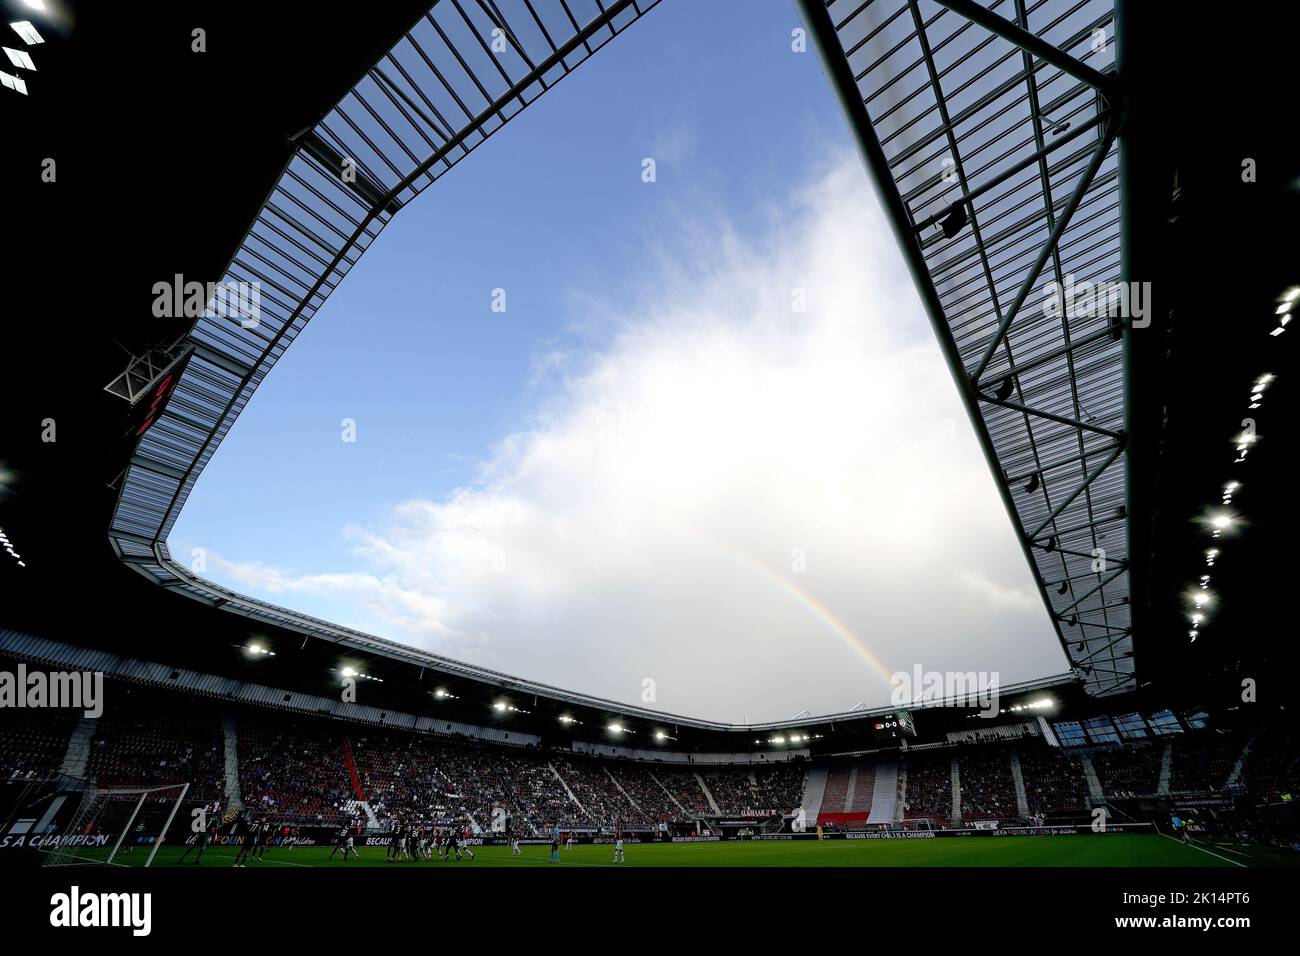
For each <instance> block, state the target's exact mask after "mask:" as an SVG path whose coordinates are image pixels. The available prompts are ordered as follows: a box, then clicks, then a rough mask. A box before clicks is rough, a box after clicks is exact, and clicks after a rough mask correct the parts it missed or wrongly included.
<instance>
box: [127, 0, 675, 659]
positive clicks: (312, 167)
mask: <svg viewBox="0 0 1300 956" xmlns="http://www.w3.org/2000/svg"><path fill="white" fill-rule="evenodd" d="M658 2H659V0H435V2H433V4H432V7H431V9H430V10H429V11H428V12H427V13H426V14H425V15H424V16H423V17H422V18H421V19H420V21H419V22H418V23H416V24H415V25H414V26H413V27H411V29H410V30H409V31H407V33H406V34H405V35H404V36H403V37H402V39H401V40H399V41H398V42H397V44H396V45H395V46H394V47H393V48H392V49H391V50H389V51H388V53H386V54H385V55H384V57H383V58H382V59H381V60H380V61H379V62H378V63H377V64H375V66H374V67H373V68H371V69H370V70H369V72H367V73H366V75H365V76H364V77H363V78H362V79H361V80H360V82H358V83H357V84H356V86H355V87H353V88H352V89H351V90H350V91H349V92H348V93H347V95H345V96H344V98H343V99H342V100H340V101H339V102H338V103H337V104H336V105H335V106H334V108H333V109H331V110H330V112H329V113H328V114H327V115H326V116H325V118H324V119H322V120H321V122H320V123H318V124H317V125H316V126H314V127H312V128H310V129H307V130H303V131H302V132H301V133H299V134H298V135H297V136H295V137H294V138H293V142H294V145H295V151H294V153H293V156H292V158H291V159H290V161H289V163H288V165H287V166H286V167H285V169H284V172H283V173H282V174H281V176H280V178H279V180H278V181H277V183H276V185H275V187H274V189H273V190H272V191H271V194H270V195H269V196H268V197H267V199H266V201H265V202H264V203H263V204H262V207H261V209H260V211H259V212H258V215H257V218H256V220H255V221H254V222H253V225H252V227H251V228H250V229H249V230H248V233H247V235H246V236H245V237H244V239H243V241H242V242H241V243H240V245H239V248H238V249H237V250H236V252H235V254H234V256H233V257H232V258H231V261H230V264H229V266H228V267H227V269H226V272H225V274H224V276H223V277H222V280H221V282H220V283H218V284H217V285H216V288H217V289H218V291H222V292H224V291H226V290H234V289H247V288H250V287H252V286H253V284H254V283H256V284H257V288H258V289H260V303H259V307H258V309H257V314H256V315H250V314H247V310H245V312H237V313H236V314H231V310H229V309H226V308H221V309H217V308H213V303H212V302H211V301H210V302H209V308H208V309H207V311H205V312H204V314H203V315H202V316H201V317H200V318H199V319H198V321H197V322H196V324H195V325H194V327H193V329H192V331H191V332H190V334H189V336H188V338H187V339H186V340H185V342H184V346H185V347H186V348H189V349H191V350H192V351H191V355H190V360H189V364H188V366H187V367H186V369H185V372H184V374H183V375H182V376H181V378H180V381H179V383H178V385H177V387H176V390H175V393H174V394H173V395H172V397H171V400H170V401H169V403H168V404H167V406H166V409H165V410H164V411H163V413H162V414H161V416H159V418H158V419H157V420H156V421H155V422H154V423H153V424H152V426H151V427H150V428H149V430H148V431H147V432H146V433H145V434H144V436H143V437H142V438H141V440H140V442H139V444H138V446H137V447H136V450H135V453H134V454H133V455H132V457H131V461H130V465H129V467H128V468H127V470H126V472H125V474H124V476H123V478H122V482H121V486H120V491H119V494H118V500H117V504H116V507H115V508H114V511H113V517H112V522H111V525H110V530H109V539H110V542H111V543H112V546H113V548H114V550H115V551H116V553H117V555H118V556H119V557H120V558H121V559H122V560H123V561H124V562H126V563H127V564H128V565H130V566H131V567H132V568H134V569H135V570H137V571H139V572H140V573H142V574H144V575H145V576H147V577H148V578H150V579H151V580H153V581H155V582H157V583H159V584H162V585H163V586H165V587H170V588H175V589H176V590H178V591H180V592H182V593H185V594H187V595H189V596H190V597H193V598H195V599H197V600H200V601H203V602H205V603H208V604H211V605H214V606H218V607H222V608H225V609H227V610H230V611H233V612H235V613H239V614H243V615H245V616H247V617H251V618H256V619H258V620H262V621H266V622H269V623H272V624H279V625H282V626H286V627H291V628H294V629H297V630H299V631H306V632H308V633H312V634H316V635H317V636H320V637H323V638H326V639H328V640H334V641H341V642H347V643H350V644H353V645H355V646H358V647H362V648H365V649H368V650H371V651H375V652H380V653H385V654H389V655H390V656H397V657H399V658H400V659H404V660H410V661H413V662H418V663H420V664H426V663H430V662H432V661H433V660H434V659H433V658H432V657H431V655H427V654H423V653H421V652H419V651H416V650H415V649H413V648H408V647H404V646H403V645H401V644H397V643H395V642H391V641H384V640H382V639H380V638H376V637H373V636H371V635H367V634H363V633H361V632H358V631H352V630H350V629H347V628H340V627H337V626H335V625H332V624H329V623H328V622H325V621H321V620H319V619H316V618H312V617H310V616H308V615H303V614H298V613H296V612H294V611H290V610H287V609H284V608H277V607H274V606H272V605H268V604H264V603H262V602H259V601H256V600H254V599H252V598H248V597H245V596H243V595H239V594H236V593H235V592H233V591H230V590H228V589H226V588H222V587H219V586H217V585H215V584H213V583H211V582H209V581H206V580H204V579H203V578H200V577H198V576H196V575H194V574H193V573H191V572H190V571H189V570H187V569H186V568H184V567H182V566H181V565H179V564H177V563H176V562H175V561H174V560H173V559H172V557H171V555H170V554H169V553H168V550H167V545H166V540H167V536H168V535H169V534H170V532H171V529H172V526H173V525H174V524H175V521H176V518H177V516H178V515H179V513H180V509H181V507H182V506H183V505H184V503H185V500H186V498H187V497H188V496H189V493H190V491H191V490H192V489H193V487H194V484H195V482H196V481H197V480H198V477H199V475H200V473H201V472H202V471H203V468H204V467H205V466H206V465H207V463H208V461H209V460H210V459H211V457H212V455H213V454H214V453H215V452H216V449H217V446H218V445H220V444H221V441H222V440H223V439H224V438H225V436H226V434H227V433H228V432H229V431H230V428H231V426H232V425H233V424H234V422H235V419H236V418H237V417H238V416H239V414H240V412H241V411H243V409H244V406H245V405H247V404H248V401H249V399H250V398H251V397H252V395H253V392H254V391H255V390H256V389H257V387H258V385H259V384H261V382H262V380H263V379H264V378H265V377H266V375H267V374H268V373H269V372H270V370H271V369H272V367H274V365H275V363H276V362H277V361H278V360H279V358H280V356H282V355H283V354H284V352H285V350H286V349H287V348H288V347H289V345H290V344H291V343H292V342H293V340H294V338H295V337H296V336H297V335H298V333H299V332H301V331H302V329H303V328H304V327H305V326H306V324H307V322H308V321H310V319H311V318H312V316H313V315H315V314H316V312H317V311H318V310H319V309H320V307H321V306H322V305H323V304H324V302H325V300H326V299H327V298H328V297H329V295H330V293H331V292H333V291H334V289H335V288H337V287H338V284H339V283H340V282H341V281H342V280H343V277H344V276H345V275H347V273H348V270H349V269H351V268H352V266H353V265H355V264H356V262H357V260H358V259H359V258H360V257H361V255H362V254H363V253H364V252H365V251H366V250H367V249H368V248H369V247H370V245H371V244H372V243H373V242H374V241H375V239H376V238H377V237H378V235H379V234H380V232H381V231H382V230H383V228H384V226H385V225H387V224H388V222H389V221H390V220H391V219H392V218H393V216H394V215H396V214H397V213H398V212H399V211H400V210H401V208H402V207H403V206H404V205H406V204H407V203H409V202H410V201H411V200H412V199H414V198H415V197H416V196H417V195H419V193H420V192H421V191H422V190H424V189H425V188H427V187H429V186H430V185H432V184H433V183H434V182H436V181H437V180H438V179H439V178H440V177H441V176H443V175H444V174H445V173H446V172H447V171H448V170H450V169H451V168H452V167H453V166H455V165H456V164H457V163H458V162H460V161H461V160H463V159H464V158H465V157H466V156H468V155H469V154H470V153H471V152H473V151H474V149H475V148H477V147H478V146H479V145H481V144H482V143H483V142H484V141H486V140H487V138H488V137H489V136H491V135H493V134H494V133H496V132H497V131H499V130H500V129H501V128H502V127H503V126H505V124H506V123H508V122H509V121H510V120H511V119H513V118H514V117H515V116H517V115H519V113H520V112H521V111H522V110H523V109H525V108H526V107H527V106H528V105H530V104H531V103H533V102H534V101H535V100H536V99H537V98H538V97H539V96H541V95H542V94H543V93H545V92H546V91H547V90H549V89H550V88H551V87H552V86H554V85H555V84H556V83H557V82H559V81H560V80H561V79H563V78H564V77H565V76H567V75H568V74H569V73H570V72H572V71H573V70H574V69H575V68H577V67H578V66H579V65H581V64H582V63H583V62H584V61H585V60H586V59H587V58H589V57H590V56H592V55H593V54H594V53H595V52H596V51H597V50H599V49H600V48H601V47H602V46H604V45H605V44H606V43H608V42H610V41H611V40H612V39H613V38H614V37H615V36H617V35H618V34H620V33H621V32H622V31H623V30H625V29H626V28H627V27H628V26H630V25H631V24H632V23H634V22H635V21H636V20H638V19H639V18H640V17H641V16H643V15H644V14H645V13H646V12H648V11H649V10H650V9H652V8H653V7H655V6H656V5H657V4H658ZM438 662H439V663H440V664H443V665H445V666H447V667H449V668H453V667H456V666H457V665H454V664H453V662H450V661H442V660H441V659H438ZM462 669H463V670H465V671H467V672H468V671H470V670H472V669H471V668H465V667H462Z"/></svg>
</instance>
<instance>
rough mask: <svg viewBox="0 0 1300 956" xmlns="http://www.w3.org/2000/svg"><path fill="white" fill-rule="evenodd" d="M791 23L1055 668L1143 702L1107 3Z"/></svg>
mask: <svg viewBox="0 0 1300 956" xmlns="http://www.w3.org/2000/svg"><path fill="white" fill-rule="evenodd" d="M798 5H799V8H800V10H801V12H802V14H803V18H804V22H805V23H806V24H807V26H808V28H809V31H810V33H811V34H812V37H813V40H814V46H815V47H816V48H817V50H818V53H819V54H820V56H821V59H822V64H823V67H824V68H825V70H826V73H827V76H828V79H829V80H830V82H831V86H832V87H833V88H834V90H835V92H836V94H837V96H838V98H839V100H840V103H841V106H842V107H843V108H844V111H845V114H846V117H847V119H848V122H849V125H850V127H851V129H852V132H853V133H854V136H855V137H856V139H857V142H858V145H859V148H860V150H861V152H862V156H863V160H864V163H865V165H866V167H867V170H868V172H869V173H870V175H871V177H872V179H873V181H874V183H875V187H876V191H877V194H878V196H879V198H880V201H881V204H882V205H883V207H884V209H885V211H886V213H887V215H888V217H889V219H890V222H891V226H892V227H893V229H894V233H895V237H896V238H897V239H898V242H899V245H900V247H901V249H902V252H903V256H904V259H905V260H906V261H907V264H908V268H909V271H910V272H911V273H912V278H913V280H914V281H915V283H916V286H917V290H918V292H919V293H920V296H921V300H922V304H923V305H924V306H925V309H926V312H927V314H928V315H929V317H930V321H931V323H932V325H933V326H934V330H935V334H936V336H937V338H938V340H939V344H940V347H941V348H942V350H943V353H944V357H945V359H946V361H947V362H948V366H949V369H950V371H951V372H952V374H953V377H954V379H955V380H956V382H957V386H958V390H959V392H960V393H961V396H962V400H963V402H964V403H965V405H966V409H967V412H968V413H969V415H970V418H971V422H972V424H973V425H974V427H975V431H976V435H977V437H978V438H979V441H980V445H981V447H982V449H983V451H984V454H985V457H986V458H987V459H988V462H989V466H990V468H991V469H992V470H993V473H994V477H995V479H996V482H997V485H998V490H999V493H1000V495H1001V497H1002V500H1003V503H1004V505H1005V506H1006V509H1007V513H1008V515H1009V516H1010V518H1011V520H1012V525H1013V527H1014V528H1015V531H1016V537H1017V539H1018V540H1019V542H1020V545H1021V548H1022V550H1023V551H1024V554H1025V558H1026V560H1027V561H1028V563H1029V567H1030V570H1031V572H1032V573H1033V575H1034V580H1035V582H1036V584H1037V586H1038V589H1039V592H1040V595H1041V597H1042V600H1043V605H1044V607H1045V609H1046V610H1047V613H1048V616H1049V619H1050V620H1051V622H1052V627H1053V629H1054V631H1055V633H1056V636H1057V639H1058V641H1059V642H1060V644H1061V647H1062V650H1063V651H1064V652H1065V654H1066V657H1067V659H1068V660H1069V662H1070V665H1071V668H1072V670H1073V672H1074V673H1075V675H1076V676H1077V677H1078V678H1079V679H1080V680H1081V681H1082V682H1083V683H1084V685H1085V687H1086V689H1087V690H1088V692H1089V693H1091V694H1093V695H1095V696H1108V695H1112V694H1117V693H1123V692H1125V691H1129V690H1132V689H1134V687H1135V686H1136V676H1135V662H1134V659H1133V632H1132V618H1131V606H1130V597H1129V549H1128V525H1129V520H1130V515H1129V513H1128V507H1127V487H1126V481H1125V477H1126V468H1127V459H1128V456H1127V447H1128V442H1127V436H1126V434H1125V431H1124V426H1125V407H1124V395H1125V377H1124V373H1125V354H1124V349H1123V339H1124V337H1125V335H1127V333H1128V329H1129V324H1128V322H1127V321H1126V320H1127V319H1130V318H1133V319H1136V318H1137V314H1136V309H1135V308H1134V307H1135V306H1139V305H1140V303H1136V302H1134V301H1133V299H1132V298H1131V297H1130V295H1129V293H1128V289H1127V287H1126V286H1124V285H1123V284H1122V283H1121V277H1122V273H1123V263H1122V256H1121V246H1120V238H1121V224H1120V200H1119V165H1118V157H1117V153H1118V150H1117V146H1116V139H1117V136H1118V135H1119V133H1120V130H1121V126H1122V123H1123V119H1124V103H1123V99H1122V93H1121V92H1120V85H1119V82H1118V79H1117V77H1116V73H1115V63H1114V50H1115V42H1116V38H1115V23H1116V20H1115V10H1114V7H1113V0H986V2H983V3H981V2H976V0H798ZM1146 305H1147V307H1149V303H1147V304H1146Z"/></svg>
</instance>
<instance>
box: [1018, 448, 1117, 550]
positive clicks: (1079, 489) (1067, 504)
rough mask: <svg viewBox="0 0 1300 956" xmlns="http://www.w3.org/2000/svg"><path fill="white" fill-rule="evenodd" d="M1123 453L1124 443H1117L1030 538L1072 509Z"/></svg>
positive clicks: (1040, 532) (1057, 505) (1058, 503)
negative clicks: (1076, 499) (1065, 511)
mask: <svg viewBox="0 0 1300 956" xmlns="http://www.w3.org/2000/svg"><path fill="white" fill-rule="evenodd" d="M1123 453H1124V443H1123V442H1116V443H1115V447H1114V448H1113V449H1112V450H1111V453H1110V454H1109V455H1107V456H1106V459H1105V460H1104V461H1103V462H1102V463H1101V464H1099V465H1098V466H1097V467H1096V468H1094V469H1093V470H1092V471H1090V472H1088V474H1087V476H1086V477H1085V478H1084V479H1083V481H1081V482H1079V484H1078V486H1076V487H1075V489H1074V490H1073V491H1071V492H1070V493H1069V494H1068V495H1066V496H1065V497H1064V498H1062V499H1061V500H1060V501H1059V502H1057V504H1056V507H1055V508H1053V509H1052V511H1051V513H1050V514H1049V515H1048V516H1047V517H1046V518H1044V519H1043V523H1042V524H1040V525H1039V526H1038V527H1037V528H1035V529H1034V530H1033V533H1032V534H1030V535H1029V537H1030V538H1037V537H1038V536H1039V535H1040V534H1042V533H1043V530H1044V529H1045V528H1046V527H1047V526H1048V525H1049V524H1051V523H1052V522H1053V521H1055V520H1056V519H1057V516H1058V515H1060V513H1061V512H1062V511H1064V510H1065V509H1066V508H1068V507H1070V503H1071V502H1072V501H1074V499H1075V498H1077V497H1079V495H1081V494H1083V491H1084V489H1085V488H1087V487H1088V486H1089V485H1090V484H1092V482H1093V480H1094V479H1095V478H1096V477H1097V476H1098V475H1100V474H1101V473H1102V472H1103V471H1105V470H1106V469H1107V468H1109V467H1110V466H1111V464H1112V463H1113V462H1114V461H1115V459H1116V458H1118V457H1119V456H1120V455H1122V454H1123Z"/></svg>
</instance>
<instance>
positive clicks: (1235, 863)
mask: <svg viewBox="0 0 1300 956" xmlns="http://www.w3.org/2000/svg"><path fill="white" fill-rule="evenodd" d="M1160 835H1161V836H1162V837H1164V838H1165V839H1166V840H1174V838H1173V837H1171V836H1170V835H1169V834H1168V833H1162V834H1160ZM1174 842H1175V843H1182V844H1183V846H1190V847H1191V848H1192V849H1193V850H1200V851H1201V852H1202V853H1208V854H1210V856H1212V857H1214V858H1215V859H1216V860H1222V861H1223V862H1224V863H1231V864H1232V865H1233V866H1239V867H1241V868H1242V869H1249V867H1247V866H1246V864H1245V863H1241V862H1239V861H1237V860H1230V859H1228V858H1227V857H1226V856H1220V855H1219V854H1218V853H1215V852H1214V851H1213V850H1207V849H1206V848H1205V847H1203V846H1198V845H1197V844H1195V843H1183V841H1182V840H1174Z"/></svg>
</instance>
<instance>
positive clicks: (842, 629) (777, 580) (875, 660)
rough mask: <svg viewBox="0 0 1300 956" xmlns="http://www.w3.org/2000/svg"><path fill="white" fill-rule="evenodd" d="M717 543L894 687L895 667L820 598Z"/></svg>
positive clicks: (732, 549) (764, 566) (747, 557)
mask: <svg viewBox="0 0 1300 956" xmlns="http://www.w3.org/2000/svg"><path fill="white" fill-rule="evenodd" d="M715 544H718V546H719V547H720V548H721V550H723V551H725V552H727V553H728V554H730V555H731V556H732V557H733V558H735V559H736V560H737V561H738V562H739V563H740V564H743V565H744V566H745V567H747V568H749V569H750V570H751V571H753V572H754V573H756V574H759V575H762V576H763V577H764V578H766V579H767V580H768V581H770V582H771V583H773V584H775V585H776V586H777V587H779V588H780V589H781V590H782V591H784V592H785V593H786V594H787V595H789V596H790V597H791V598H792V599H793V600H795V601H796V602H798V603H799V604H801V605H803V607H804V608H805V609H807V610H808V611H809V612H810V613H812V615H813V616H814V617H816V618H817V619H818V620H820V621H821V622H822V623H823V624H825V625H826V626H827V627H828V628H830V630H831V632H832V633H833V634H834V635H835V636H836V637H838V638H839V639H840V641H842V642H843V643H844V645H845V646H846V647H848V648H849V650H851V651H853V653H854V654H856V655H857V656H858V657H860V658H861V659H862V660H863V661H864V662H866V664H867V666H868V667H870V668H871V669H872V670H873V671H875V672H876V673H877V674H879V675H880V679H881V680H883V681H884V682H885V683H886V684H888V685H889V686H890V687H891V688H892V687H893V683H892V681H891V680H890V677H891V676H892V675H893V674H894V673H896V671H895V670H894V669H893V668H891V667H888V666H886V664H885V662H884V661H882V660H881V659H880V655H878V654H877V653H876V652H875V651H874V650H872V648H871V645H870V644H868V643H867V642H866V641H864V640H863V639H862V638H860V637H858V636H857V635H856V634H854V633H853V630H852V629H851V628H850V627H849V626H848V625H847V624H845V623H844V622H843V621H841V620H840V619H839V618H838V617H836V616H835V615H834V614H833V613H832V612H831V610H830V609H829V608H828V607H826V606H825V605H823V604H821V603H819V602H818V601H817V599H816V598H814V597H813V596H812V595H811V594H809V593H808V592H807V591H805V590H803V588H801V587H799V586H798V585H796V584H795V583H794V582H793V581H791V580H789V578H787V577H785V576H784V575H781V574H778V573H777V572H776V571H773V570H772V569H771V568H769V567H767V566H766V565H764V564H763V563H761V562H759V561H756V560H755V559H754V558H752V557H750V556H749V555H748V554H745V553H744V552H743V551H738V550H736V549H735V548H732V547H729V546H727V545H724V544H721V543H719V542H715Z"/></svg>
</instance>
